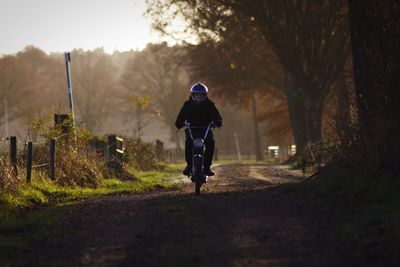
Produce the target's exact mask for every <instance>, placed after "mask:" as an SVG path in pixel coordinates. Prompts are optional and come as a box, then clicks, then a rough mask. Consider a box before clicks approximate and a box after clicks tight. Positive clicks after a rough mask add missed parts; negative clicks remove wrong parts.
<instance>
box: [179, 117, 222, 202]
mask: <svg viewBox="0 0 400 267" xmlns="http://www.w3.org/2000/svg"><path fill="white" fill-rule="evenodd" d="M211 127H216V126H215V125H214V123H213V122H210V123H209V124H208V126H207V127H193V126H191V125H190V123H187V122H186V123H185V128H186V130H188V132H189V136H190V138H191V139H192V144H193V149H192V171H191V173H190V174H189V178H190V179H191V180H192V182H194V185H195V186H194V188H195V190H194V192H195V194H196V195H200V188H201V186H202V185H203V184H204V183H206V182H207V180H208V176H207V175H206V174H205V173H204V155H205V150H206V149H207V148H206V146H205V143H204V142H205V140H206V138H207V136H208V133H209V132H210V129H211ZM192 129H206V131H205V133H204V136H202V137H198V136H194V135H193V131H192Z"/></svg>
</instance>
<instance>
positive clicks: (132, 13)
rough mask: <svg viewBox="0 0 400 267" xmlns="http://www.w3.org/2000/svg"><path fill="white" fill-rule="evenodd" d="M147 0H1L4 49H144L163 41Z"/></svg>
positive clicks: (2, 51)
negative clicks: (148, 15) (145, 14)
mask: <svg viewBox="0 0 400 267" xmlns="http://www.w3.org/2000/svg"><path fill="white" fill-rule="evenodd" d="M144 2H145V0H0V38H1V41H0V54H10V53H15V52H17V51H20V50H22V49H23V48H24V47H25V46H27V45H34V46H37V47H39V48H41V49H43V50H44V51H46V52H63V51H69V50H72V49H73V48H83V49H85V50H86V49H93V48H96V47H103V48H104V50H105V51H106V52H112V51H114V50H120V51H125V50H130V49H142V48H143V47H145V45H146V44H147V43H148V42H156V41H160V37H159V35H158V34H157V33H156V32H154V31H151V28H150V23H151V21H150V19H146V18H144V17H143V16H142V14H143V12H144V10H145V3H144Z"/></svg>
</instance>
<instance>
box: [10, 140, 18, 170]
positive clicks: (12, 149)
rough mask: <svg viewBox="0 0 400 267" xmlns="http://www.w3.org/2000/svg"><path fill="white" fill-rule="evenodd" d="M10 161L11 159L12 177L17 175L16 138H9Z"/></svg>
mask: <svg viewBox="0 0 400 267" xmlns="http://www.w3.org/2000/svg"><path fill="white" fill-rule="evenodd" d="M10 159H11V168H12V173H13V175H14V177H17V175H18V169H17V137H16V136H11V137H10Z"/></svg>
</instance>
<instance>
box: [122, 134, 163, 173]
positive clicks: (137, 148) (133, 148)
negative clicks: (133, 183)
mask: <svg viewBox="0 0 400 267" xmlns="http://www.w3.org/2000/svg"><path fill="white" fill-rule="evenodd" d="M125 149H126V152H127V157H128V162H129V163H130V164H132V165H133V167H134V168H136V169H138V170H141V171H147V170H151V169H155V168H156V161H157V158H156V149H155V146H154V145H153V144H152V143H148V142H144V141H143V140H142V139H140V138H126V142H125Z"/></svg>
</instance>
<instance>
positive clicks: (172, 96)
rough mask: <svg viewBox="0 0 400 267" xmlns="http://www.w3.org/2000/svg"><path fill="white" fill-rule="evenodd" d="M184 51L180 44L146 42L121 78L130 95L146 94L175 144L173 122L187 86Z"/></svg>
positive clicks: (184, 96)
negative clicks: (169, 45) (177, 45)
mask: <svg viewBox="0 0 400 267" xmlns="http://www.w3.org/2000/svg"><path fill="white" fill-rule="evenodd" d="M184 55H185V51H184V50H183V49H182V48H180V47H172V48H171V47H168V46H167V44H166V43H163V44H157V45H153V44H149V45H148V46H147V47H146V48H145V49H144V50H143V51H142V52H141V53H140V54H138V55H136V57H135V58H133V59H132V60H131V61H129V62H128V64H127V65H126V68H125V71H124V74H123V75H122V80H121V83H122V84H123V86H124V88H125V89H126V90H127V91H128V92H129V93H130V94H132V95H133V96H141V95H148V96H149V97H150V99H152V101H153V104H154V108H156V109H158V110H159V111H160V112H159V113H160V117H161V118H162V119H163V122H164V123H165V125H167V126H168V127H169V128H170V133H171V137H172V138H174V140H173V141H175V143H176V144H177V147H178V148H180V142H179V136H178V135H177V134H176V129H175V124H174V123H175V120H176V116H177V114H178V112H179V109H180V107H181V106H182V104H183V102H184V100H185V98H186V97H187V96H188V92H189V88H190V81H189V73H188V71H187V70H186V69H185V64H184V63H185V62H184V61H183V58H184Z"/></svg>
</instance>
